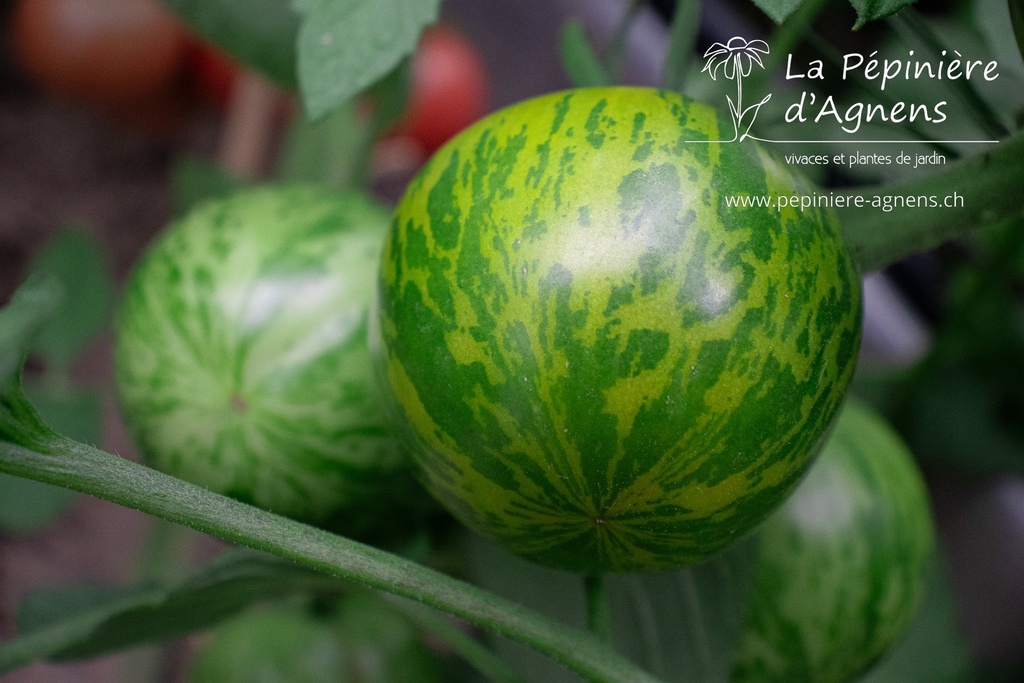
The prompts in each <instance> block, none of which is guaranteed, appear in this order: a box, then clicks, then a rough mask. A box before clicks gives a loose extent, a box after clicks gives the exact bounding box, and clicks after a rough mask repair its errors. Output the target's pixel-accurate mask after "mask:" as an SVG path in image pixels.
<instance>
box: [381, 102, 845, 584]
mask: <svg viewBox="0 0 1024 683" xmlns="http://www.w3.org/2000/svg"><path fill="white" fill-rule="evenodd" d="M730 134H731V124H730V123H729V122H728V121H727V120H725V119H723V118H720V117H719V116H718V115H717V114H716V112H715V110H713V109H712V108H711V107H708V106H705V105H702V104H699V103H697V102H694V101H692V100H689V99H684V98H682V97H680V96H678V95H676V94H673V93H668V92H660V91H655V90H648V89H641V88H608V89H592V90H576V91H569V92H563V93H555V94H551V95H547V96H542V97H539V98H537V99H533V100H530V101H527V102H523V103H520V104H517V105H513V106H512V107H509V108H507V109H505V110H502V111H500V112H496V113H495V114H493V115H491V116H489V117H487V118H485V119H483V120H482V121H480V122H478V123H477V124H475V125H473V126H471V127H470V128H468V129H467V130H465V131H463V133H461V134H460V135H459V136H457V137H456V138H454V139H453V140H451V141H450V142H449V143H448V144H447V145H445V146H444V147H442V148H441V149H440V150H439V151H438V153H437V154H435V155H434V157H432V159H431V160H430V161H429V162H428V163H427V164H426V166H425V167H424V168H423V169H422V171H421V172H420V173H419V174H418V176H417V177H416V178H415V179H414V180H413V182H412V183H411V184H410V186H409V188H408V190H407V192H406V194H405V196H404V198H403V199H402V201H401V203H400V204H399V206H398V207H397V210H396V214H395V217H394V219H393V222H392V228H391V231H390V233H389V235H388V238H387V241H386V243H385V247H384V255H383V260H382V267H381V280H380V286H379V297H378V308H379V311H378V315H377V316H376V318H375V320H376V321H377V325H376V327H377V328H378V329H376V330H375V332H374V334H375V335H377V336H378V337H379V338H378V339H377V340H376V341H375V342H373V343H372V345H373V346H374V348H375V349H376V353H375V356H376V358H377V362H378V364H379V367H380V369H381V374H382V377H383V378H384V379H385V382H384V383H385V385H386V386H387V387H388V388H389V393H390V394H391V395H393V398H394V403H395V407H396V410H395V412H396V414H397V416H398V424H399V429H400V431H401V432H402V433H403V434H404V438H406V439H407V441H408V442H409V443H410V444H411V446H412V451H413V452H414V458H415V460H416V462H417V465H418V469H419V471H420V473H421V477H422V479H423V481H424V482H425V483H426V485H427V487H428V488H429V489H430V490H431V491H432V492H433V493H434V495H435V496H436V497H437V498H438V499H439V500H440V501H441V502H442V503H443V504H444V505H446V506H447V508H448V509H449V510H450V511H451V512H452V513H453V514H454V515H455V516H456V517H458V518H459V519H460V520H462V521H463V522H464V523H465V524H467V525H468V526H470V527H472V528H473V529H476V530H478V531H479V532H481V533H483V534H484V535H486V536H489V537H491V538H492V539H494V540H496V541H498V542H499V543H501V544H502V545H504V546H505V547H507V548H508V549H510V550H512V551H513V552H516V553H519V554H522V555H524V556H527V557H530V558H533V559H535V560H537V561H539V562H542V563H545V564H548V565H552V566H555V567H560V568H565V569H570V570H577V571H581V572H595V573H596V572H604V571H638V570H656V569H665V568H670V567H676V566H681V565H685V564H688V563H693V562H697V561H700V560H702V559H704V558H706V557H707V556H708V555H709V554H711V553H713V552H715V551H717V550H719V549H721V548H723V547H724V546H726V545H727V544H729V543H730V542H732V541H733V540H735V539H737V538H738V537H739V536H741V535H742V534H743V533H744V532H747V531H748V530H750V529H752V528H753V527H754V526H755V525H756V524H757V523H759V522H760V521H762V520H763V519H764V518H765V517H766V516H767V515H768V514H769V513H770V511H771V510H773V509H774V508H775V507H777V505H778V504H779V503H781V501H782V500H783V498H784V497H785V496H786V495H787V494H788V493H789V492H790V491H791V490H792V488H793V487H794V486H795V485H796V482H797V481H798V480H799V478H800V477H801V475H802V474H803V473H804V471H805V470H806V468H807V467H808V465H809V464H810V462H811V460H812V458H813V456H814V454H815V452H816V449H817V448H818V447H819V444H820V442H821V441H822V439H823V436H824V435H825V433H826V431H827V430H828V428H829V425H830V424H831V422H832V420H833V418H834V416H835V415H836V413H837V411H838V409H839V406H840V404H841V401H842V399H843V396H844V395H845V392H846V389H847V385H848V383H849V380H850V378H851V375H852V373H853V369H854V364H855V358H856V354H857V351H858V348H859V343H860V308H861V299H860V282H859V279H858V275H857V273H856V270H855V267H854V264H853V262H852V261H851V258H850V256H849V255H848V253H847V251H846V249H845V247H844V245H843V243H842V240H841V237H840V234H839V231H838V228H837V226H836V222H835V218H834V216H833V214H832V213H830V212H827V211H825V210H822V209H816V208H812V209H808V210H799V209H793V208H787V209H783V210H782V211H776V210H774V209H765V208H755V207H743V206H730V204H729V201H730V198H731V197H733V196H738V195H750V196H755V195H756V196H760V195H783V194H784V195H793V194H800V193H808V194H809V193H810V192H812V191H813V188H812V187H811V186H810V185H809V184H808V183H807V182H806V181H805V180H803V179H802V178H801V177H799V176H798V175H797V174H795V173H793V172H792V171H790V170H789V169H787V168H786V167H785V166H784V165H783V164H782V163H780V162H779V161H777V160H776V159H775V158H774V157H772V156H771V155H769V154H768V153H767V152H765V151H764V150H763V149H762V148H761V147H759V146H758V145H757V144H755V143H753V142H743V143H733V144H727V143H719V142H710V141H714V140H719V139H722V138H724V137H728V136H729V135H730Z"/></svg>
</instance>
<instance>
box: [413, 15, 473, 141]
mask: <svg viewBox="0 0 1024 683" xmlns="http://www.w3.org/2000/svg"><path fill="white" fill-rule="evenodd" d="M488 97H489V80H488V76H487V67H486V66H485V65H484V60H483V57H482V56H481V55H480V52H479V50H477V48H476V46H474V45H473V43H471V42H470V41H469V40H468V39H467V38H466V37H465V36H464V35H463V34H462V33H461V32H459V31H458V30H457V29H455V28H453V27H451V26H445V25H435V26H431V27H429V28H427V29H426V30H425V31H424V32H423V36H422V38H421V39H420V44H419V47H418V48H417V50H416V55H415V57H414V58H413V63H412V83H411V84H410V91H409V104H408V106H407V108H406V112H405V114H404V116H403V117H402V119H401V120H400V121H399V123H398V124H397V125H396V127H395V131H394V132H395V133H396V134H398V135H407V136H409V137H411V138H413V139H415V140H416V141H418V142H419V143H420V144H421V145H422V146H423V147H424V149H425V151H426V152H428V153H430V152H433V151H434V150H436V149H437V148H438V147H440V146H441V145H442V144H444V143H445V141H447V140H448V138H450V137H452V136H453V135H455V134H456V133H458V132H459V131H461V130H462V129H463V128H465V127H466V126H468V125H469V124H471V123H473V122H474V121H476V120H477V119H478V118H480V117H481V116H483V115H484V114H485V113H486V112H487V104H488Z"/></svg>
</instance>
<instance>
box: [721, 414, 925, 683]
mask: <svg viewBox="0 0 1024 683" xmlns="http://www.w3.org/2000/svg"><path fill="white" fill-rule="evenodd" d="M933 546H934V528H933V523H932V516H931V509H930V507H929V503H928V495H927V492H926V490H925V486H924V482H923V481H922V479H921V474H920V473H919V472H918V470H917V467H916V465H915V463H914V461H913V458H912V456H911V455H910V452H909V451H908V450H907V447H906V446H905V445H904V444H903V442H902V441H901V440H900V438H899V437H898V436H897V435H896V434H895V432H893V431H892V429H891V428H890V427H889V426H888V425H887V424H886V423H885V422H884V420H882V418H881V417H879V416H878V415H876V414H875V413H873V412H872V411H871V410H869V409H868V408H866V407H864V406H862V405H860V404H857V403H853V402H851V403H848V404H847V405H846V407H845V408H844V409H843V412H842V414H841V416H840V418H839V422H838V424H837V426H836V429H835V433H834V434H833V435H832V437H831V439H830V440H829V442H828V444H827V445H826V446H825V448H824V450H823V452H822V454H821V456H820V457H819V459H818V461H817V462H816V463H815V465H814V467H813V468H811V471H810V473H809V474H808V476H807V478H806V479H805V480H804V481H803V482H802V483H801V484H800V486H799V487H798V488H797V490H796V492H795V493H794V494H793V495H792V497H790V498H789V499H788V500H787V501H786V503H785V504H784V505H783V506H782V508H780V509H779V511H778V512H776V513H775V514H774V515H772V516H771V517H770V518H769V519H768V521H767V522H765V523H764V525H763V526H762V527H761V530H760V550H759V552H760V557H759V560H758V566H757V574H756V578H755V584H754V594H753V598H752V602H751V608H750V614H749V617H748V623H747V628H746V631H745V634H744V638H743V643H742V646H741V648H740V655H739V658H738V663H737V665H736V676H735V680H736V681H743V682H746V681H750V682H751V683H753V682H755V681H756V682H757V683H770V682H772V681H779V682H780V683H781V682H785V683H802V682H806V683H841V682H842V681H848V680H851V679H852V678H853V677H854V676H855V675H857V674H858V673H860V672H861V671H862V670H863V669H864V667H866V666H867V665H868V664H870V663H871V662H873V661H874V660H876V659H877V658H878V657H879V656H881V655H882V654H883V653H884V652H885V651H886V650H887V649H888V648H889V647H890V646H891V645H892V644H893V643H894V642H895V641H896V639H897V638H899V636H900V635H902V633H903V631H904V629H905V628H906V627H907V625H908V624H909V622H910V620H911V619H912V618H913V616H914V613H915V611H916V610H917V606H918V603H919V602H920V598H921V595H922V590H923V588H924V575H925V572H926V569H927V565H928V562H929V559H930V557H931V553H932V551H933Z"/></svg>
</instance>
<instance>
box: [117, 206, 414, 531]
mask: <svg viewBox="0 0 1024 683" xmlns="http://www.w3.org/2000/svg"><path fill="white" fill-rule="evenodd" d="M387 225H388V214H387V212H386V210H384V209H383V208H381V207H379V206H377V205H375V204H372V203H370V202H369V201H367V200H365V199H363V198H362V197H359V196H355V195H338V194H335V193H332V192H328V191H326V190H319V189H312V188H306V187H290V188H284V189H276V188H275V189H266V190H253V191H246V192H244V193H242V194H239V195H236V196H233V197H231V198H229V199H226V200H221V201H216V202H212V203H208V204H206V205H204V206H202V207H201V208H200V209H198V210H197V211H195V212H194V213H192V214H190V215H189V216H187V217H186V218H184V219H182V220H180V221H179V222H177V223H176V224H174V225H172V226H171V227H170V228H169V229H168V230H167V231H166V232H165V233H164V234H163V235H162V236H161V237H160V238H159V239H158V240H157V241H156V242H155V243H154V244H153V245H152V246H151V247H150V248H149V250H148V251H147V253H146V254H145V255H144V257H143V258H142V260H141V261H140V263H139V264H138V265H137V266H136V268H135V270H134V272H133V274H132V276H131V278H130V280H129V282H128V285H127V290H126V294H125V298H124V303H123V306H122V309H121V311H120V315H119V319H118V335H117V341H116V345H115V346H116V348H115V361H116V379H117V386H118V390H119V395H120V401H121V406H122V412H123V413H124V415H125V418H126V422H127V423H128V425H129V427H130V429H131V431H132V432H133V434H134V437H135V439H136V442H137V444H138V446H139V447H140V449H141V451H142V453H143V456H144V457H145V459H146V460H147V461H148V462H150V463H151V464H152V465H154V466H155V467H157V468H158V469H160V470H163V471H165V472H168V473H171V474H174V475H176V476H179V477H182V478H183V479H187V480H189V481H192V482H195V483H198V484H201V485H204V486H206V487H208V488H210V489H212V490H215V491H218V492H221V493H225V494H228V495H232V496H234V497H236V498H239V499H242V500H245V501H247V502H252V503H255V504H257V505H260V506H262V507H265V508H267V509H270V510H273V511H275V512H279V513H281V514H285V515H289V516H293V517H297V518H301V519H305V520H309V521H323V520H325V519H327V518H328V517H331V516H332V515H336V514H338V513H339V511H340V510H349V511H353V510H360V509H362V508H363V506H364V505H366V504H367V503H374V504H375V505H378V506H379V505H380V501H379V498H380V496H381V493H382V492H383V491H385V490H386V488H387V486H389V485H390V484H392V483H394V481H393V480H392V479H391V477H393V476H397V475H396V472H400V471H402V470H403V469H407V463H406V457H405V456H404V454H403V452H402V450H401V448H400V446H399V444H398V442H397V440H396V439H395V438H394V437H393V435H392V432H391V430H390V429H389V427H388V425H387V420H386V417H385V413H384V411H383V408H382V406H381V400H380V397H379V392H378V390H377V383H376V380H375V377H374V373H373V371H372V366H371V363H370V358H369V351H368V349H367V345H366V331H367V314H368V309H369V307H370V303H371V300H372V298H373V290H374V282H375V279H376V271H377V264H378V262H379V259H380V250H381V245H382V243H383V240H384V236H385V233H386V231H387ZM409 479H410V480H411V475H409ZM382 487H383V488H382Z"/></svg>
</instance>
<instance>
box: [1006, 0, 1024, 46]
mask: <svg viewBox="0 0 1024 683" xmlns="http://www.w3.org/2000/svg"><path fill="white" fill-rule="evenodd" d="M1007 2H1008V3H1009V6H1010V23H1011V25H1012V26H1013V37H1014V38H1015V39H1016V40H1017V49H1018V50H1020V56H1021V58H1022V59H1024V0H1007Z"/></svg>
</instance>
